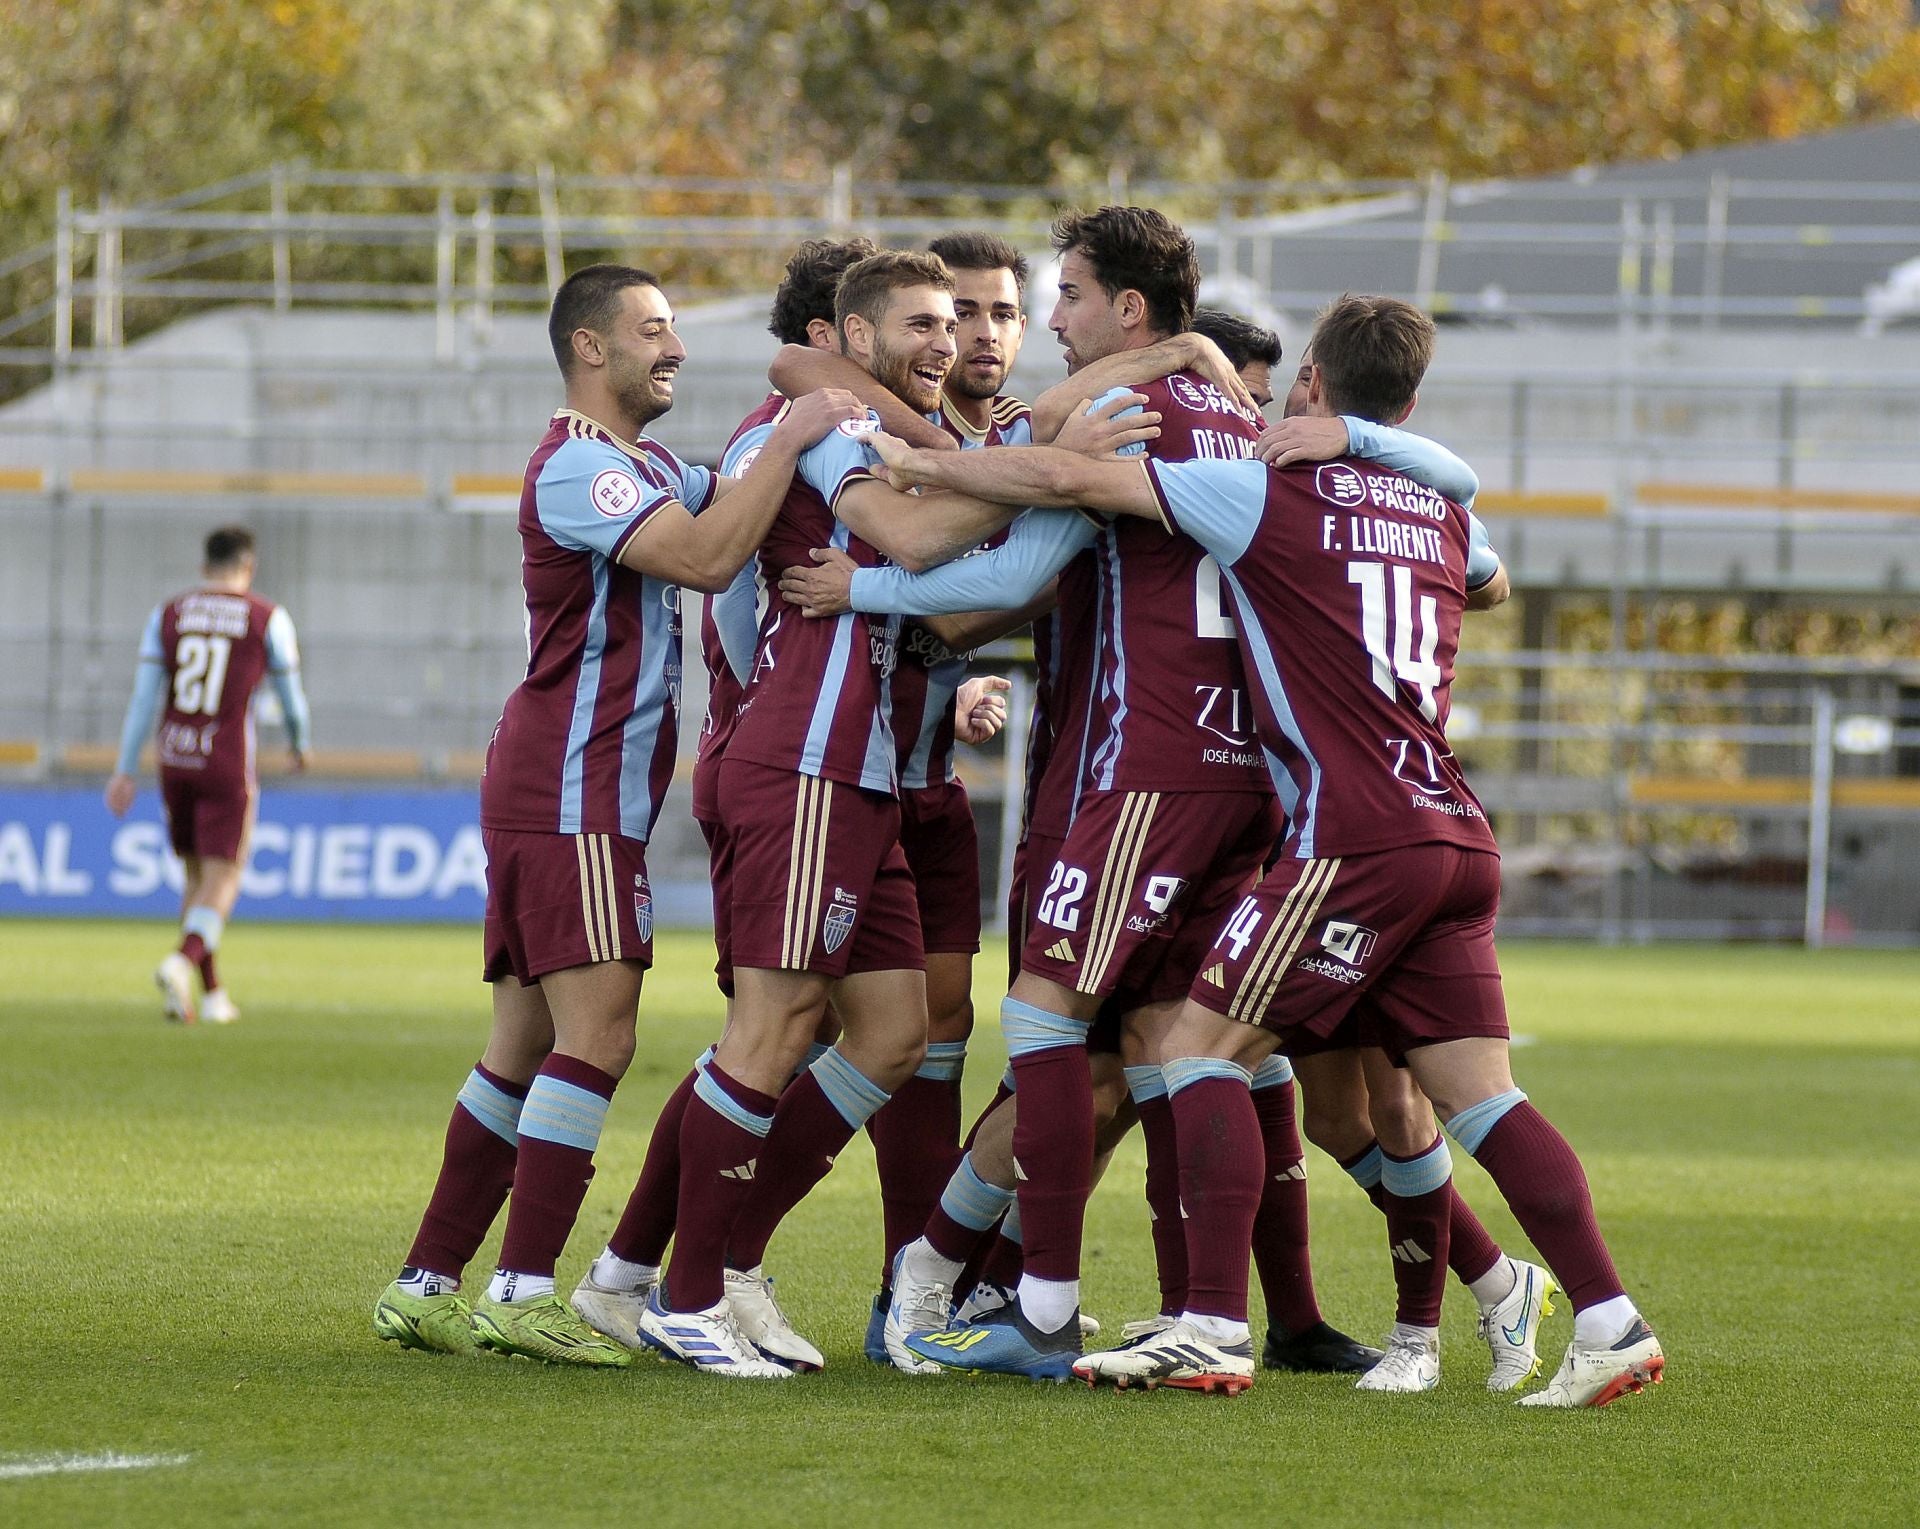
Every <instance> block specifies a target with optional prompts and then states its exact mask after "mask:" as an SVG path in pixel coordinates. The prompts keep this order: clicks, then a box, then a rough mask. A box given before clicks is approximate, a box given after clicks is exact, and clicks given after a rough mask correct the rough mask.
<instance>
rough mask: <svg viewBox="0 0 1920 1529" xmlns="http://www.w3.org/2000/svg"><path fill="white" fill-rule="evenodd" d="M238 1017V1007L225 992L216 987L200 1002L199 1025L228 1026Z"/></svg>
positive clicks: (221, 988) (223, 989)
mask: <svg viewBox="0 0 1920 1529" xmlns="http://www.w3.org/2000/svg"><path fill="white" fill-rule="evenodd" d="M239 1017H240V1005H239V1004H237V1003H235V1002H234V1001H233V1000H232V999H231V998H229V997H228V996H227V990H226V989H225V988H223V987H217V988H215V989H214V990H213V991H212V992H210V993H208V994H206V995H205V996H204V997H202V998H201V1000H200V1023H201V1024H203V1025H230V1024H232V1023H233V1022H234V1021H235V1020H236V1019H238V1018H239Z"/></svg>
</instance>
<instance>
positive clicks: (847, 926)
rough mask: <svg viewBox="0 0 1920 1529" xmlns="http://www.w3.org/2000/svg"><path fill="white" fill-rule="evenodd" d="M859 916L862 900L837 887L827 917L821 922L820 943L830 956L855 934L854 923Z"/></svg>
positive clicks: (843, 888)
mask: <svg viewBox="0 0 1920 1529" xmlns="http://www.w3.org/2000/svg"><path fill="white" fill-rule="evenodd" d="M859 914H860V899H859V898H857V897H855V896H854V895H853V894H852V893H851V892H849V891H847V889H846V888H845V887H835V888H834V889H833V901H832V902H831V903H830V904H829V905H828V907H827V913H826V917H825V918H823V919H822V920H821V921H820V943H821V944H822V945H824V946H826V948H827V954H828V955H832V954H833V953H834V952H835V951H837V950H838V949H839V948H840V947H841V946H842V945H844V944H846V943H847V936H848V935H850V934H852V933H853V921H854V920H855V919H856V918H857V917H859Z"/></svg>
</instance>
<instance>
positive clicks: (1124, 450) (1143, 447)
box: [1029, 388, 1147, 457]
mask: <svg viewBox="0 0 1920 1529" xmlns="http://www.w3.org/2000/svg"><path fill="white" fill-rule="evenodd" d="M1138 391H1139V389H1137V388H1108V389H1107V390H1106V392H1104V393H1102V394H1101V395H1100V396H1099V397H1098V398H1096V399H1094V401H1093V402H1092V403H1091V404H1090V405H1089V406H1088V407H1087V410H1086V412H1087V413H1089V414H1093V413H1096V412H1097V411H1099V410H1101V409H1104V408H1105V407H1106V406H1107V405H1108V404H1110V403H1112V402H1113V400H1114V399H1116V398H1127V397H1130V396H1132V395H1133V394H1134V393H1137V392H1138ZM1146 412H1147V411H1146V406H1145V405H1144V404H1137V403H1132V404H1128V405H1127V406H1126V408H1124V409H1122V410H1121V411H1120V412H1119V413H1117V414H1116V415H1114V416H1113V417H1114V418H1115V419H1125V418H1126V417H1127V416H1128V415H1129V414H1144V413H1146ZM1029 428H1031V427H1029ZM1146 454H1147V443H1146V442H1145V441H1129V442H1128V443H1127V444H1126V445H1124V446H1122V447H1120V448H1119V450H1118V452H1117V453H1116V455H1119V456H1123V457H1144V456H1145V455H1146Z"/></svg>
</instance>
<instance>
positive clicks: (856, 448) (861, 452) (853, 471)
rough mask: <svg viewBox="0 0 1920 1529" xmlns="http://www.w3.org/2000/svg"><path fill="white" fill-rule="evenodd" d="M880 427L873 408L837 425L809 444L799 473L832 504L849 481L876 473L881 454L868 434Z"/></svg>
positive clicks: (801, 460)
mask: <svg viewBox="0 0 1920 1529" xmlns="http://www.w3.org/2000/svg"><path fill="white" fill-rule="evenodd" d="M880 428H881V426H880V416H879V415H878V414H875V413H874V412H873V410H871V409H869V410H867V417H866V418H865V419H850V420H845V421H843V422H841V423H840V424H838V425H835V426H834V427H833V428H832V429H831V430H829V431H828V432H827V433H826V434H825V435H823V436H821V437H820V439H819V440H817V441H815V442H814V443H813V444H812V445H811V446H809V447H808V448H807V450H806V452H805V454H804V455H802V457H801V458H800V465H799V466H798V467H797V468H796V469H795V475H796V476H798V477H800V478H803V479H805V480H806V482H807V483H808V484H809V485H811V486H812V488H813V490H814V492H815V493H817V494H819V496H820V497H821V498H822V499H824V500H826V501H827V504H828V506H829V507H831V506H832V505H833V504H834V502H835V501H836V500H837V499H839V497H840V495H841V493H842V492H844V491H845V489H846V486H847V485H848V484H849V483H856V482H858V481H859V480H860V479H862V478H871V477H872V476H873V466H874V463H875V462H877V461H879V458H878V457H876V456H875V455H874V454H873V452H872V451H871V450H869V449H868V446H867V442H866V438H867V437H868V436H869V435H871V434H872V433H873V432H874V431H876V430H878V429H880Z"/></svg>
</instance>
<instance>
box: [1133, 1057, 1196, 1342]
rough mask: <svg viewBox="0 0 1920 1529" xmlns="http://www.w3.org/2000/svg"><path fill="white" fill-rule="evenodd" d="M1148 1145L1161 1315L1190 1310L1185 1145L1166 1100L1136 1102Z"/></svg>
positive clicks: (1149, 1201) (1161, 1097) (1149, 1202)
mask: <svg viewBox="0 0 1920 1529" xmlns="http://www.w3.org/2000/svg"><path fill="white" fill-rule="evenodd" d="M1134 1108H1135V1109H1136V1110H1137V1111H1139V1114H1140V1136H1141V1139H1142V1140H1143V1141H1145V1143H1146V1145H1147V1209H1148V1210H1149V1211H1151V1212H1152V1213H1153V1264H1154V1269H1155V1271H1156V1272H1157V1273H1158V1274H1159V1276H1160V1311H1161V1313H1162V1315H1164V1316H1170V1317H1177V1316H1179V1315H1180V1313H1181V1312H1183V1311H1185V1310H1186V1309H1187V1224H1186V1220H1185V1218H1184V1217H1183V1216H1182V1215H1181V1214H1180V1139H1179V1136H1178V1134H1177V1133H1176V1131H1175V1130H1174V1124H1173V1104H1172V1101H1171V1100H1169V1099H1168V1098H1167V1096H1166V1095H1165V1094H1158V1095H1155V1096H1154V1097H1153V1098H1151V1099H1136V1100H1134Z"/></svg>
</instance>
